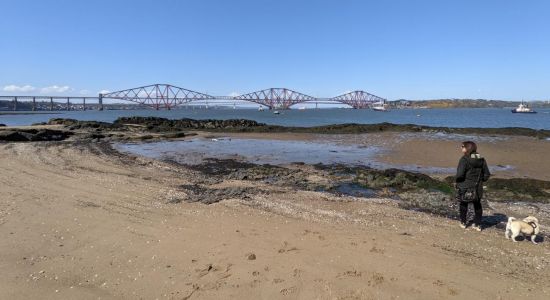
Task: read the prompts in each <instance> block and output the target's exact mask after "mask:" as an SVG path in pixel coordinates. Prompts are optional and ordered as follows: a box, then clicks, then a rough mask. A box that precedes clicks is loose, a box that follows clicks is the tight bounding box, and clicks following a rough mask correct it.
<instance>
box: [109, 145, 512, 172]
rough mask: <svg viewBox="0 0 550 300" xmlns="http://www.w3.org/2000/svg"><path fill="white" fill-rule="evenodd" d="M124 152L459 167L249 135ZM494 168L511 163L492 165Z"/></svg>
mask: <svg viewBox="0 0 550 300" xmlns="http://www.w3.org/2000/svg"><path fill="white" fill-rule="evenodd" d="M115 147H116V148H117V149H118V150H119V151H122V152H127V153H132V154H135V155H141V156H145V157H149V158H154V159H160V160H167V161H175V162H177V163H180V164H185V165H196V164H200V163H202V162H203V161H204V159H207V158H217V159H235V160H239V161H245V162H251V163H255V164H271V165H286V164H291V163H296V162H303V163H306V164H318V163H322V164H345V165H353V166H359V165H360V166H368V167H372V168H376V169H387V168H399V169H403V170H407V171H415V172H422V173H427V174H452V173H454V172H455V168H439V167H421V166H417V165H412V164H411V165H392V164H387V163H382V162H379V161H377V160H376V156H377V155H379V154H382V153H383V152H384V151H385V149H384V148H383V147H380V146H364V145H353V144H341V143H338V142H332V141H330V142H322V141H300V140H270V139H248V138H215V139H206V138H194V139H190V140H185V141H161V142H152V143H127V144H116V145H115ZM490 168H491V170H492V171H502V170H509V169H511V168H512V167H511V166H490Z"/></svg>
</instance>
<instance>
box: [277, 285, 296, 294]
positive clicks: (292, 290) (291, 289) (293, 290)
mask: <svg viewBox="0 0 550 300" xmlns="http://www.w3.org/2000/svg"><path fill="white" fill-rule="evenodd" d="M297 290H298V289H297V288H296V287H295V286H291V287H288V288H285V289H282V290H281V291H280V292H279V293H281V294H282V295H283V296H288V295H290V294H294V293H296V291H297Z"/></svg>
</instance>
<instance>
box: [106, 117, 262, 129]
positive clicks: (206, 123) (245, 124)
mask: <svg viewBox="0 0 550 300" xmlns="http://www.w3.org/2000/svg"><path fill="white" fill-rule="evenodd" d="M114 124H118V125H122V124H124V125H126V124H132V125H142V126H143V127H144V128H145V129H146V130H147V131H152V132H163V131H180V130H182V129H195V130H216V129H224V130H236V131H238V130H243V129H245V128H252V127H259V126H265V124H262V123H258V122H256V121H252V120H245V119H232V120H210V119H208V120H194V119H187V118H184V119H178V120H171V119H165V118H158V117H121V118H118V119H116V120H115V122H114Z"/></svg>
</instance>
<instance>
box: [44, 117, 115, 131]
mask: <svg viewBox="0 0 550 300" xmlns="http://www.w3.org/2000/svg"><path fill="white" fill-rule="evenodd" d="M47 125H64V126H65V127H67V128H69V130H76V129H95V130H96V131H99V130H113V129H116V130H121V129H124V126H121V125H120V124H116V123H108V122H100V121H79V120H75V119H63V118H53V119H50V120H49V121H48V123H47Z"/></svg>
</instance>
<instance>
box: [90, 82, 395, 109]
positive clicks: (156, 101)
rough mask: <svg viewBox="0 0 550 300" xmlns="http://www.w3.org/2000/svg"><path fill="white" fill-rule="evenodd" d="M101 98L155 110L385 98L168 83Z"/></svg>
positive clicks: (357, 104)
mask: <svg viewBox="0 0 550 300" xmlns="http://www.w3.org/2000/svg"><path fill="white" fill-rule="evenodd" d="M103 99H116V100H123V101H131V102H134V103H138V104H141V105H147V106H150V107H153V108H155V109H160V108H165V109H171V108H172V107H175V106H178V105H182V104H187V103H190V102H194V101H207V100H212V101H215V100H231V101H247V102H251V103H256V104H260V105H264V106H267V107H268V108H269V109H289V108H290V107H291V106H293V105H295V104H299V103H307V102H333V103H342V104H347V105H349V106H351V107H353V108H356V109H360V108H369V107H370V106H371V105H373V104H374V103H380V102H382V103H385V101H386V99H384V98H381V97H378V96H376V95H373V94H369V93H367V92H365V91H353V92H349V93H346V94H343V95H340V96H336V97H332V98H316V97H312V96H309V95H306V94H302V93H299V92H296V91H293V90H291V89H287V88H270V89H265V90H261V91H256V92H252V93H248V94H242V95H238V96H211V95H208V94H205V93H200V92H195V91H191V90H188V89H184V88H180V87H177V86H173V85H170V84H153V85H148V86H142V87H137V88H133V89H127V90H122V91H117V92H111V93H106V94H99V102H100V103H102V102H103Z"/></svg>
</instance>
